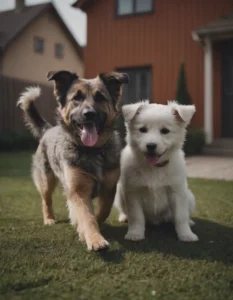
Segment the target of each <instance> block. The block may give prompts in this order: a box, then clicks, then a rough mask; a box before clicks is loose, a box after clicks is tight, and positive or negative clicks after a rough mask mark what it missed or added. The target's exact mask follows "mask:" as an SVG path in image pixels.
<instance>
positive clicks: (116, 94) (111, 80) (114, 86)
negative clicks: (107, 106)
mask: <svg viewBox="0 0 233 300" xmlns="http://www.w3.org/2000/svg"><path fill="white" fill-rule="evenodd" d="M99 78H100V79H101V80H102V81H103V83H104V84H105V86H106V87H107V89H108V92H109V94H110V95H111V97H112V100H113V106H114V108H116V105H117V104H118V102H119V100H120V96H121V86H122V84H124V83H128V82H129V76H128V75H127V74H126V73H118V72H110V73H100V74H99Z"/></svg>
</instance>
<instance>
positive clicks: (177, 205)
mask: <svg viewBox="0 0 233 300" xmlns="http://www.w3.org/2000/svg"><path fill="white" fill-rule="evenodd" d="M170 193H171V194H170V196H169V197H170V200H171V208H172V213H173V218H174V223H175V228H176V232H177V235H178V237H179V239H180V240H181V241H184V242H195V241H198V236H197V235H196V234H194V233H193V232H192V230H191V228H190V214H189V199H188V197H189V193H188V189H187V187H186V186H175V187H172V191H171V192H170Z"/></svg>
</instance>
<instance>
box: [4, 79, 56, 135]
mask: <svg viewBox="0 0 233 300" xmlns="http://www.w3.org/2000/svg"><path fill="white" fill-rule="evenodd" d="M37 85H38V82H35V81H25V80H21V79H16V78H12V77H8V76H2V75H0V87H1V88H0V134H1V133H2V132H3V133H6V132H12V131H23V130H26V127H25V123H24V118H23V112H22V110H21V109H20V108H19V107H17V106H16V103H17V101H18V99H19V96H20V94H21V93H22V92H23V91H24V90H25V88H26V87H28V86H37ZM39 85H40V87H41V96H40V98H39V99H38V100H37V101H36V106H37V108H38V110H39V113H40V114H41V116H43V118H45V120H47V121H49V122H50V123H51V124H55V109H56V106H57V105H56V100H55V97H54V96H53V88H52V86H48V85H43V84H39Z"/></svg>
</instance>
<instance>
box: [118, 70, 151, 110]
mask: <svg viewBox="0 0 233 300" xmlns="http://www.w3.org/2000/svg"><path fill="white" fill-rule="evenodd" d="M115 70H116V71H117V72H121V73H122V72H123V73H127V72H135V73H137V72H138V73H140V72H142V71H149V72H150V82H149V88H148V91H149V96H148V97H147V98H148V100H149V101H150V102H153V101H152V76H153V68H152V65H142V66H133V67H130V66H129V67H128V66H126V67H117V68H115ZM129 80H130V78H129ZM141 100H145V99H139V98H138V99H135V102H131V101H130V102H127V103H123V102H122V104H131V103H136V102H138V101H141ZM122 101H124V99H123V98H122Z"/></svg>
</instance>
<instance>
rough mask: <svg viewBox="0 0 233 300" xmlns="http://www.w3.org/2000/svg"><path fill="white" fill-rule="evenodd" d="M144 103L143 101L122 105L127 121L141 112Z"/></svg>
mask: <svg viewBox="0 0 233 300" xmlns="http://www.w3.org/2000/svg"><path fill="white" fill-rule="evenodd" d="M143 105H144V103H143V102H138V103H133V104H127V105H124V106H122V113H123V116H124V119H125V122H126V123H129V122H130V121H132V120H133V119H134V117H135V116H136V115H137V114H138V113H139V112H140V110H141V109H142V106H143Z"/></svg>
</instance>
